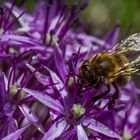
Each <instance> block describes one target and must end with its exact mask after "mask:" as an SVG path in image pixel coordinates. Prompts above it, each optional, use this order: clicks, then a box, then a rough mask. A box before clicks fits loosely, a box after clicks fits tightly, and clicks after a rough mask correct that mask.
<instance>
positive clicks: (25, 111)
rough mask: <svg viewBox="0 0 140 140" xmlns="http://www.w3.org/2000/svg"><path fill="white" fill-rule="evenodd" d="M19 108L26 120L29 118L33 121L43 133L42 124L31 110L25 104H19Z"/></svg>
mask: <svg viewBox="0 0 140 140" xmlns="http://www.w3.org/2000/svg"><path fill="white" fill-rule="evenodd" d="M19 109H20V110H21V112H22V113H23V115H24V116H25V117H26V119H27V120H29V121H30V122H31V123H33V124H34V125H35V126H36V127H37V128H38V130H39V131H41V132H42V133H44V129H43V126H42V125H41V123H40V121H39V118H38V117H37V116H36V115H35V113H33V112H32V111H31V109H30V108H29V107H28V106H26V105H25V104H23V105H21V106H19Z"/></svg>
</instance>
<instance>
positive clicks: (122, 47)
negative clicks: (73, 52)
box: [79, 33, 140, 102]
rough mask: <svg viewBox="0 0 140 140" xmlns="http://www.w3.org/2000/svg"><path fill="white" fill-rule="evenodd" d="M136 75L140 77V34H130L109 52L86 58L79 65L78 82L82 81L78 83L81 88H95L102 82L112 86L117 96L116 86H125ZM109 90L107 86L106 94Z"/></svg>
mask: <svg viewBox="0 0 140 140" xmlns="http://www.w3.org/2000/svg"><path fill="white" fill-rule="evenodd" d="M138 75H140V33H136V34H132V35H131V36H129V37H128V38H126V39H125V40H122V41H121V42H120V43H118V44H117V45H116V46H114V47H113V48H112V49H111V50H109V51H105V52H101V53H98V54H96V55H94V56H92V57H90V58H87V59H86V60H85V61H84V62H83V63H82V64H81V67H80V71H79V81H80V80H81V81H82V82H80V84H81V85H82V87H83V86H92V87H97V86H99V85H100V83H102V82H104V83H105V84H106V85H113V86H114V87H115V89H116V91H117V92H116V93H115V94H118V86H121V85H125V84H126V83H127V82H128V81H129V80H130V79H131V77H132V76H138ZM81 85H80V86H81ZM109 90H110V88H109V86H108V92H109ZM106 94H107V92H106V93H103V95H100V96H99V97H97V98H95V100H96V99H99V98H100V97H104V96H105V95H106ZM112 98H113V97H112ZM114 98H115V99H116V98H118V95H114ZM111 102H113V101H111Z"/></svg>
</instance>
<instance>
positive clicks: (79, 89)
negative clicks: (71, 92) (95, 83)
mask: <svg viewBox="0 0 140 140" xmlns="http://www.w3.org/2000/svg"><path fill="white" fill-rule="evenodd" d="M77 84H78V95H80V92H81V90H82V86H83V84H84V80H83V79H82V78H80V77H79V78H78V80H77Z"/></svg>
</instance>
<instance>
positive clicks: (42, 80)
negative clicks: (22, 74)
mask: <svg viewBox="0 0 140 140" xmlns="http://www.w3.org/2000/svg"><path fill="white" fill-rule="evenodd" d="M26 66H27V67H28V68H29V69H30V70H31V72H33V73H34V75H35V77H36V78H37V80H38V81H39V82H40V83H41V84H43V85H49V83H50V82H49V80H48V76H46V75H44V74H42V73H40V72H38V71H36V69H35V68H34V67H33V66H31V65H30V64H26Z"/></svg>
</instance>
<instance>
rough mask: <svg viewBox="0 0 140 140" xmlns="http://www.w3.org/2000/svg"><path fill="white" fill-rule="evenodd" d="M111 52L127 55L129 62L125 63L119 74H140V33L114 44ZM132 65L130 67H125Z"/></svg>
mask: <svg viewBox="0 0 140 140" xmlns="http://www.w3.org/2000/svg"><path fill="white" fill-rule="evenodd" d="M109 53H112V54H115V53H121V54H124V55H125V56H126V58H127V59H128V63H127V64H125V65H124V66H123V67H122V68H121V69H120V70H119V71H118V74H117V75H126V76H127V75H134V76H135V75H140V33H135V34H132V35H130V36H129V37H128V38H126V39H124V40H122V41H121V42H120V43H118V44H117V45H116V46H114V47H113V48H112V49H111V50H110V51H109ZM128 66H130V69H128V71H126V70H125V69H126V68H127V67H128Z"/></svg>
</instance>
